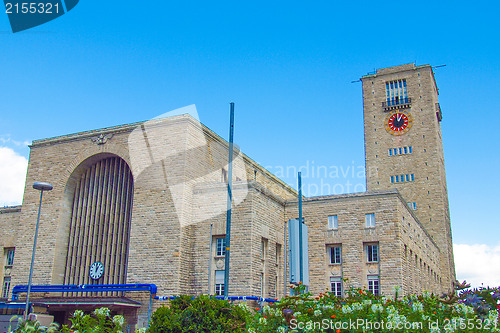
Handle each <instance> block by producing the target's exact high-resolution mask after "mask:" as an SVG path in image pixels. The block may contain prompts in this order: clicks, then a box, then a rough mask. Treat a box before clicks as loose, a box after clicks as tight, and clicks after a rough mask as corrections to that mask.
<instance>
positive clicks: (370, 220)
mask: <svg viewBox="0 0 500 333" xmlns="http://www.w3.org/2000/svg"><path fill="white" fill-rule="evenodd" d="M365 223H366V227H367V228H375V213H370V214H365Z"/></svg>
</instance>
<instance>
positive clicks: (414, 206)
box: [413, 202, 417, 210]
mask: <svg viewBox="0 0 500 333" xmlns="http://www.w3.org/2000/svg"><path fill="white" fill-rule="evenodd" d="M413 210H417V203H416V202H414V203H413Z"/></svg>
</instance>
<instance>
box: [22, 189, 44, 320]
mask: <svg viewBox="0 0 500 333" xmlns="http://www.w3.org/2000/svg"><path fill="white" fill-rule="evenodd" d="M42 197H43V190H40V203H39V205H38V217H37V219H36V227H35V239H34V240H33V252H32V254H31V266H30V275H29V278H28V292H27V293H26V307H25V308H24V315H23V320H24V321H26V319H27V318H28V310H29V304H30V292H31V279H32V278H33V265H34V263H35V252H36V239H37V237H38V225H39V224H40V212H41V211H42Z"/></svg>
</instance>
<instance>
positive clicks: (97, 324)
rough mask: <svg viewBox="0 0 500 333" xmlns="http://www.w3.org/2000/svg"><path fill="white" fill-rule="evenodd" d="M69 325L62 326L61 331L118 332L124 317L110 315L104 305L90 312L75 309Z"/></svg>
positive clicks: (120, 329)
mask: <svg viewBox="0 0 500 333" xmlns="http://www.w3.org/2000/svg"><path fill="white" fill-rule="evenodd" d="M70 321H71V327H68V326H63V327H62V329H61V333H72V332H80V333H119V332H123V326H124V325H125V319H124V318H123V316H121V315H116V316H113V317H111V314H110V311H109V309H108V308H106V307H102V308H99V309H96V310H94V312H92V314H84V313H83V311H81V310H76V311H75V312H74V313H73V316H72V318H70Z"/></svg>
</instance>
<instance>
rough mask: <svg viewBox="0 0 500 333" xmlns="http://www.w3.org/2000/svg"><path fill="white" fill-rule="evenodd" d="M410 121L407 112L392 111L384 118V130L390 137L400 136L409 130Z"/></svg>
mask: <svg viewBox="0 0 500 333" xmlns="http://www.w3.org/2000/svg"><path fill="white" fill-rule="evenodd" d="M411 124H412V119H411V115H410V113H409V112H406V111H403V110H398V111H392V112H391V113H389V114H388V115H387V117H385V129H386V130H387V132H389V133H391V134H392V135H402V134H405V133H406V132H408V131H409V130H410V128H411Z"/></svg>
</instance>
